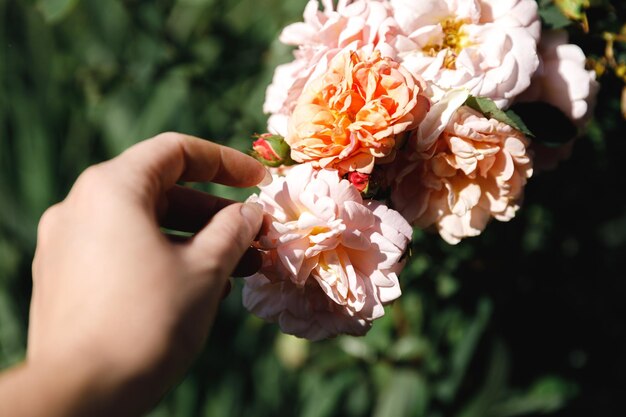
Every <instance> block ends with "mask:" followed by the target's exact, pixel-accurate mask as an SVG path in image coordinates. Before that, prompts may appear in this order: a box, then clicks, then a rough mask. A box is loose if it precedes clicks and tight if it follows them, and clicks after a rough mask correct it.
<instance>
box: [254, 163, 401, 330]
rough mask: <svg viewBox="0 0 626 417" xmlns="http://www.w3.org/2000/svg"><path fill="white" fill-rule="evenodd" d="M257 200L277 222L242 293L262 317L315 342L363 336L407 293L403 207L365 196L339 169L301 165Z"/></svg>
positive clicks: (270, 225) (268, 232)
mask: <svg viewBox="0 0 626 417" xmlns="http://www.w3.org/2000/svg"><path fill="white" fill-rule="evenodd" d="M250 201H255V202H257V203H258V204H261V205H262V206H263V209H264V210H265V212H266V213H267V216H268V218H269V219H271V220H270V221H267V222H266V225H265V227H264V230H263V232H262V235H261V237H260V239H259V243H258V247H259V249H261V250H263V251H264V263H263V267H262V268H261V271H260V272H259V273H257V274H255V275H253V276H251V277H249V278H246V283H245V287H244V291H243V302H244V305H245V307H246V308H247V309H248V310H250V311H251V312H253V313H254V314H256V315H257V316H259V317H261V318H263V319H265V320H269V321H273V322H278V324H279V326H280V328H281V329H282V330H283V331H284V332H286V333H290V334H294V335H296V336H299V337H306V338H308V339H312V340H319V339H323V338H327V337H332V336H335V335H338V334H344V333H345V334H351V335H362V334H365V333H366V332H367V330H368V329H369V328H370V326H371V323H372V320H374V319H376V318H378V317H381V316H382V315H383V314H384V309H383V306H384V305H385V304H387V303H389V302H391V301H392V300H394V299H396V298H397V297H398V296H400V286H399V283H398V276H397V274H398V273H399V271H400V269H401V267H402V264H403V261H402V255H403V253H404V252H405V249H406V247H407V244H408V242H409V240H410V239H411V234H412V229H411V227H410V226H409V224H408V223H407V222H406V220H404V219H403V218H402V216H400V214H399V213H397V212H396V211H394V210H391V209H388V208H387V207H386V206H384V205H382V204H380V203H378V202H374V201H363V199H362V198H361V195H360V193H359V192H358V191H357V190H356V189H355V188H354V187H353V186H352V185H351V184H350V183H349V182H348V181H346V180H341V179H340V178H339V176H338V173H337V171H334V170H321V171H316V170H315V169H314V168H313V167H312V166H311V165H310V164H302V165H297V166H295V167H294V168H292V169H291V170H290V171H289V173H288V174H287V176H286V177H278V178H275V179H274V181H273V182H272V183H271V184H270V185H268V186H265V187H262V188H261V193H260V195H258V196H256V195H254V196H252V197H251V198H250Z"/></svg>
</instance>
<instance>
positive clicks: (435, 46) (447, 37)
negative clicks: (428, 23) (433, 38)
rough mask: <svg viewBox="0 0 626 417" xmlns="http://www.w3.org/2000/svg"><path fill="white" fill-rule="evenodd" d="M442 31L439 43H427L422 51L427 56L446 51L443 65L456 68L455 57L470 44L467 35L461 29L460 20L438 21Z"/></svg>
mask: <svg viewBox="0 0 626 417" xmlns="http://www.w3.org/2000/svg"><path fill="white" fill-rule="evenodd" d="M439 24H440V25H441V30H442V31H443V40H442V42H441V43H429V44H428V45H426V46H424V48H422V51H423V52H424V53H425V54H426V55H428V56H432V57H434V56H437V55H438V54H439V52H441V51H446V56H445V58H444V61H443V66H444V67H445V68H448V69H455V68H456V58H457V57H458V56H459V54H460V53H461V51H462V50H463V49H464V48H467V47H468V46H470V45H471V42H470V41H469V37H468V36H467V34H466V33H465V32H464V31H463V25H464V24H465V22H464V21H462V20H454V19H445V20H442V21H441V22H440V23H439Z"/></svg>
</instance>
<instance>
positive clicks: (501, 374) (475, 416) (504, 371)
mask: <svg viewBox="0 0 626 417" xmlns="http://www.w3.org/2000/svg"><path fill="white" fill-rule="evenodd" d="M509 361H510V358H509V355H508V352H507V351H506V349H505V347H504V345H503V343H502V342H500V341H496V342H495V343H494V345H493V348H492V351H491V357H490V358H489V368H488V370H487V375H486V377H485V382H484V383H483V386H482V387H481V389H480V391H479V392H478V394H476V395H475V396H474V398H473V399H472V400H471V401H470V402H469V403H468V405H467V406H465V407H464V408H463V409H462V411H461V413H460V414H459V415H458V416H457V417H485V416H489V415H491V414H490V413H489V411H490V410H491V407H492V406H493V404H495V403H496V402H497V401H499V400H500V399H501V398H502V396H503V395H505V390H506V383H507V379H508V374H509Z"/></svg>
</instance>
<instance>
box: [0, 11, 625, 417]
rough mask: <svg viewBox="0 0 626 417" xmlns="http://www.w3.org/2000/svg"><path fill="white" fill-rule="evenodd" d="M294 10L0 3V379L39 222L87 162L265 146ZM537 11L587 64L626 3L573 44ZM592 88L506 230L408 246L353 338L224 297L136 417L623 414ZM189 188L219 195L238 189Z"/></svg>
mask: <svg viewBox="0 0 626 417" xmlns="http://www.w3.org/2000/svg"><path fill="white" fill-rule="evenodd" d="M613 3H616V2H613ZM305 4H306V0H298V1H294V0H289V1H287V0H158V1H152V2H143V1H138V0H108V1H100V0H81V1H78V0H37V1H35V0H32V1H28V0H0V22H1V23H0V128H1V130H0V196H1V197H0V367H3V368H4V367H7V366H9V365H11V364H14V363H16V362H17V361H19V360H21V359H22V358H23V355H24V349H25V343H26V330H25V329H26V323H27V313H28V300H29V295H30V281H29V279H30V262H31V260H32V256H33V251H34V244H35V238H36V227H37V222H38V219H39V217H40V215H41V213H42V212H43V211H44V210H45V209H46V207H48V206H49V205H51V204H53V203H55V202H57V201H59V200H61V199H62V198H63V197H64V196H65V195H66V193H67V192H68V190H69V187H70V186H71V184H72V183H73V181H74V180H75V178H76V177H77V176H78V174H79V173H80V172H81V171H82V170H83V169H84V168H86V167H87V166H89V165H90V164H92V163H95V162H98V161H102V160H104V159H107V158H110V157H112V156H114V155H116V154H118V153H119V152H121V151H122V150H123V149H125V148H127V147H128V146H130V145H132V144H133V143H135V142H137V141H139V140H142V139H144V138H147V137H149V136H152V135H154V134H156V133H159V132H161V131H164V130H176V131H182V132H185V133H188V134H193V135H196V136H200V137H205V138H209V139H212V140H216V141H219V142H221V143H224V144H226V145H229V146H232V147H235V148H238V149H240V150H242V151H247V150H248V149H249V148H250V144H251V140H252V139H251V136H252V135H253V134H255V133H263V132H264V126H265V122H266V116H265V115H263V114H262V112H261V109H262V104H263V99H264V93H265V88H266V87H267V85H268V84H269V82H270V80H271V77H272V74H273V70H274V68H275V67H276V65H277V64H279V63H282V62H287V61H288V60H289V59H290V57H291V51H290V49H289V48H287V47H285V46H284V45H281V44H280V43H279V42H278V41H277V34H278V33H279V31H280V29H281V28H282V27H283V26H284V25H286V24H287V23H289V22H293V21H296V20H299V19H300V17H301V13H302V10H303V8H304V6H305ZM540 6H541V15H542V17H543V19H544V24H546V25H547V26H551V27H566V26H567V28H568V29H570V30H571V32H572V35H573V38H572V39H574V41H576V42H578V43H579V44H581V45H582V46H583V47H584V48H585V51H586V53H587V54H588V55H590V56H602V54H603V50H602V48H603V44H602V42H598V39H601V38H600V36H599V35H600V34H601V32H602V31H603V30H612V31H614V32H616V33H617V32H619V29H620V27H621V24H623V22H624V18H625V17H626V10H625V9H626V6H620V5H617V4H612V5H611V4H609V2H605V1H594V2H591V4H590V6H591V7H590V8H589V9H585V13H587V14H588V15H589V27H590V34H589V35H583V34H582V32H581V31H580V29H579V26H578V25H576V24H570V21H569V20H564V19H567V18H566V17H565V15H564V14H563V13H561V12H560V11H558V10H557V12H558V13H559V15H558V16H557V15H554V13H555V7H556V5H555V4H554V3H553V2H552V1H541V2H540ZM601 82H602V86H603V88H602V90H601V93H600V97H599V99H598V107H597V111H596V119H595V121H594V122H593V123H592V124H591V125H590V128H589V134H588V136H586V137H582V138H579V139H578V140H577V142H576V144H575V146H574V150H573V155H572V157H571V159H570V160H568V161H566V162H563V163H562V164H561V165H560V166H559V167H558V169H557V170H556V171H553V172H546V173H542V174H541V175H536V177H533V178H532V179H531V180H530V182H529V184H528V186H527V189H526V195H525V202H524V205H523V206H522V208H521V210H520V211H519V213H518V215H517V217H516V218H515V219H514V220H513V221H511V222H509V223H507V224H502V223H499V222H493V223H492V224H490V225H489V227H488V228H487V230H486V231H485V233H484V234H483V235H481V236H480V237H478V238H472V239H469V240H466V241H463V242H462V243H460V244H458V245H456V246H450V245H448V244H446V243H444V242H443V241H441V239H440V238H439V237H437V236H436V235H433V234H431V233H429V232H427V231H420V230H416V231H415V235H414V243H413V247H412V248H411V253H412V255H411V258H410V260H409V263H408V264H407V267H406V268H405V270H404V272H403V274H402V276H401V282H402V288H403V295H402V297H401V298H400V299H399V300H398V301H397V302H395V303H394V304H393V305H391V306H388V307H387V309H386V315H385V316H384V317H383V318H382V319H380V320H378V321H377V322H376V323H375V324H374V326H373V328H372V330H371V331H370V333H368V335H367V336H365V337H363V338H353V337H340V338H337V339H334V340H328V341H324V342H319V343H310V342H307V341H303V340H299V339H295V338H293V337H291V336H286V335H283V334H281V333H280V332H279V331H278V330H277V328H276V326H274V325H268V324H266V323H264V322H262V321H261V320H259V319H257V318H255V317H253V316H251V315H250V314H249V313H247V312H246V311H244V310H243V308H242V306H241V295H240V289H241V283H240V282H236V283H235V287H234V289H233V292H232V293H231V295H230V296H229V297H228V298H227V299H226V300H225V302H224V303H223V304H222V307H221V309H220V313H219V318H218V321H217V323H216V325H215V328H214V329H213V332H212V336H211V339H210V340H209V342H208V345H207V348H206V350H205V352H204V353H203V354H202V355H201V356H200V358H199V359H198V361H197V362H196V364H195V365H194V367H193V368H192V370H191V371H190V372H189V374H188V375H187V376H186V378H185V379H184V381H182V382H181V384H180V385H179V386H178V387H177V388H176V389H175V390H173V391H172V392H171V393H170V394H169V395H168V396H167V397H166V398H165V399H164V400H163V401H162V402H161V404H159V406H158V407H157V408H156V409H155V410H154V411H153V412H152V413H151V414H150V416H151V417H166V416H177V417H181V416H182V417H186V416H233V417H234V416H255V417H256V416H259V417H263V416H306V417H331V416H346V417H360V416H375V417H403V416H407V417H417V416H426V417H438V416H458V417H492V416H493V417H504V416H522V415H526V416H528V415H544V414H550V415H567V416H577V415H581V416H589V415H613V414H614V413H615V411H616V410H619V409H621V408H623V407H622V406H621V403H622V401H623V400H622V397H621V394H622V391H623V386H624V385H626V384H625V380H624V375H626V365H625V363H624V361H623V359H622V356H623V351H624V348H626V346H625V342H624V341H625V340H626V330H625V328H624V325H623V317H624V314H625V313H626V311H625V310H624V303H623V298H624V294H625V293H626V281H625V280H624V279H623V278H624V273H623V271H624V270H625V269H626V264H625V258H624V256H623V253H624V249H625V245H626V203H625V202H624V201H623V199H621V198H620V197H621V194H622V193H623V190H624V189H626V176H625V175H624V173H623V162H622V161H623V158H622V156H623V155H625V154H626V142H625V141H624V140H623V138H624V133H625V131H624V123H623V121H622V119H621V117H620V106H619V100H618V97H617V95H616V91H620V90H621V87H622V83H621V80H619V79H618V78H616V77H614V76H611V75H610V74H609V75H608V76H606V77H604V78H602V79H601ZM483 104H484V103H483ZM477 105H478V103H477ZM478 107H479V108H481V109H482V110H481V111H487V112H488V113H490V114H492V113H493V112H494V109H493V108H491V109H489V108H487V109H484V108H483V105H482V104H481V105H479V106H478ZM507 117H508V119H506V120H507V121H506V122H507V123H512V124H514V125H515V123H519V122H518V121H516V120H514V119H510V116H507ZM516 126H519V127H520V128H521V125H519V124H517V125H516ZM201 188H203V189H204V190H206V191H210V192H213V193H216V194H219V195H221V196H224V197H228V198H235V199H243V198H245V197H246V196H247V195H248V194H249V193H250V192H252V190H233V189H229V188H226V187H222V186H214V185H204V186H202V187H201ZM559 413H560V414H559Z"/></svg>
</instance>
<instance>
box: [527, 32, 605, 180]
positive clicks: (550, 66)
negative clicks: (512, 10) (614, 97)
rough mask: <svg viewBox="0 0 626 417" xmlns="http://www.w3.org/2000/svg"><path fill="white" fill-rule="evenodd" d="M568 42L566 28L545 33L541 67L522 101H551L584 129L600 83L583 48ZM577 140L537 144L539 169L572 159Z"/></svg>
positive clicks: (535, 151)
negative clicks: (588, 67)
mask: <svg viewBox="0 0 626 417" xmlns="http://www.w3.org/2000/svg"><path fill="white" fill-rule="evenodd" d="M567 41H568V37H567V32H564V31H547V32H544V33H543V34H542V37H541V43H540V44H539V58H540V61H541V64H540V66H539V70H538V71H537V73H536V74H535V76H534V77H533V79H532V81H531V84H530V87H529V88H528V89H527V90H526V91H525V92H524V93H523V94H522V95H521V96H519V97H518V101H520V102H533V101H543V102H546V103H548V104H551V105H553V106H555V107H556V108H558V109H559V110H561V111H562V112H563V114H565V116H567V117H568V118H569V119H570V120H571V121H572V123H574V125H576V127H578V128H579V129H582V128H583V127H584V126H585V124H586V123H587V122H588V121H589V119H590V118H591V116H592V115H593V108H594V107H595V103H596V95H597V93H598V90H599V88H600V86H599V84H598V82H597V81H596V73H595V71H589V70H587V69H586V68H585V62H586V58H585V54H584V52H583V51H582V49H580V47H578V46H577V45H572V44H568V43H567ZM546 139H550V138H546ZM573 139H575V138H574V137H573V138H572V141H570V142H568V143H566V144H564V145H561V146H544V145H541V144H539V143H533V144H532V149H533V151H534V153H535V169H536V171H537V172H539V171H546V170H551V169H554V168H556V167H557V165H558V164H559V162H560V161H563V160H565V159H568V158H569V157H570V155H571V153H572V147H573V145H574V140H573Z"/></svg>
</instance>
